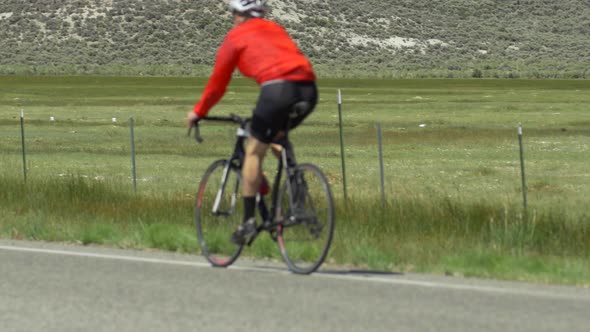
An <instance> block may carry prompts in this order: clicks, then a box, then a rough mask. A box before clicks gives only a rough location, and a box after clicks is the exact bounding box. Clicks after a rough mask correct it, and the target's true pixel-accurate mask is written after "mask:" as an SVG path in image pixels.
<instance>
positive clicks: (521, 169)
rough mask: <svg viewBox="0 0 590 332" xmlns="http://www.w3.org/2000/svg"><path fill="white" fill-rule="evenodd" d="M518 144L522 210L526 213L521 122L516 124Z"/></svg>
mask: <svg viewBox="0 0 590 332" xmlns="http://www.w3.org/2000/svg"><path fill="white" fill-rule="evenodd" d="M518 145H519V147H520V174H521V179H522V200H523V206H524V211H525V213H526V210H527V198H526V191H527V188H526V178H525V172H524V147H523V143H522V124H520V123H519V124H518Z"/></svg>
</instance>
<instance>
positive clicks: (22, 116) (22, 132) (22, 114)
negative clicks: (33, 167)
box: [20, 110, 27, 182]
mask: <svg viewBox="0 0 590 332" xmlns="http://www.w3.org/2000/svg"><path fill="white" fill-rule="evenodd" d="M20 135H21V142H22V148H23V175H24V178H25V182H27V152H26V149H25V111H24V110H21V111H20Z"/></svg>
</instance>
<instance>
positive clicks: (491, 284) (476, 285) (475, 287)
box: [0, 240, 590, 302]
mask: <svg viewBox="0 0 590 332" xmlns="http://www.w3.org/2000/svg"><path fill="white" fill-rule="evenodd" d="M43 246H51V247H52V248H44V247H43ZM56 246H58V245H56V244H48V243H40V245H38V244H36V243H34V242H28V241H13V240H0V251H1V250H4V251H11V252H21V253H36V254H49V255H62V256H76V257H86V258H95V259H108V260H118V261H127V262H136V263H149V264H167V265H177V266H190V267H196V268H212V267H211V265H210V264H209V263H207V262H206V261H205V260H203V259H202V258H201V257H200V256H190V255H185V256H183V257H180V256H178V257H177V256H175V255H174V254H167V253H161V252H137V251H133V253H134V254H136V255H126V254H125V253H124V252H125V250H118V249H108V248H102V247H101V248H94V247H77V246H75V245H62V246H63V248H62V249H56V248H55V247H56ZM105 250H106V251H114V252H116V253H100V252H99V251H105ZM149 255H153V256H161V257H163V258H158V257H149ZM187 258H188V259H187ZM199 260H200V261H199ZM244 261H245V262H246V263H244V264H240V260H238V262H237V263H236V264H234V265H233V266H231V267H229V268H228V269H229V270H242V271H253V272H262V273H275V274H285V275H289V274H291V273H290V272H289V271H288V270H287V268H286V267H285V268H283V269H281V268H280V267H278V266H277V267H275V266H272V268H269V267H260V266H257V265H256V261H248V260H247V259H244ZM310 277H311V278H327V279H338V280H345V281H357V282H368V283H382V284H391V285H400V286H414V287H425V288H435V289H436V288H439V289H453V290H457V291H471V292H483V293H495V294H505V295H523V296H531V297H545V298H560V299H570V300H581V301H589V302H590V289H588V288H582V287H566V286H548V285H537V284H530V283H521V282H500V281H492V280H480V279H466V278H459V277H439V276H427V275H417V274H407V275H406V274H392V275H387V274H373V273H371V272H370V271H367V272H362V271H359V272H349V271H347V270H332V271H319V272H316V273H314V274H312V275H311V276H310Z"/></svg>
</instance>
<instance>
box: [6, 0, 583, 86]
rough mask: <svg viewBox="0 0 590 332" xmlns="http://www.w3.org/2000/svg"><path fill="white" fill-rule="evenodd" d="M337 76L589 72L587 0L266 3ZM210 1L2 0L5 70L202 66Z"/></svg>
mask: <svg viewBox="0 0 590 332" xmlns="http://www.w3.org/2000/svg"><path fill="white" fill-rule="evenodd" d="M270 4H271V8H272V11H271V14H270V16H271V18H273V19H276V20H277V21H279V22H281V23H283V24H285V26H286V27H287V29H288V30H289V31H290V32H291V33H292V35H293V37H294V38H295V39H296V41H297V42H298V43H299V45H300V46H301V48H302V49H303V51H304V52H305V53H306V54H308V55H309V56H310V57H311V58H312V61H313V63H314V65H315V66H316V68H318V70H319V71H320V74H323V75H330V76H353V77H354V76H378V77H569V78H588V77H590V51H589V50H590V3H589V1H588V0H560V1H554V0H398V1H390V0H365V1H360V2H359V1H351V0H299V1H279V0H274V1H270ZM230 27H231V20H230V19H229V14H228V13H227V10H226V7H225V5H224V4H223V3H222V2H221V1H215V0H124V1H123V0H61V1H58V0H29V1H21V0H3V1H2V2H1V3H0V73H4V74H7V73H8V74H10V73H38V74H39V73H40V74H44V73H79V74H84V73H102V74H157V75H162V74H164V75H166V74H173V75H200V74H206V73H207V72H208V70H209V68H210V66H211V64H212V63H213V60H214V56H215V52H216V49H217V47H218V46H219V44H220V42H221V40H222V39H223V36H224V34H225V32H226V31H227V30H228V29H229V28H230Z"/></svg>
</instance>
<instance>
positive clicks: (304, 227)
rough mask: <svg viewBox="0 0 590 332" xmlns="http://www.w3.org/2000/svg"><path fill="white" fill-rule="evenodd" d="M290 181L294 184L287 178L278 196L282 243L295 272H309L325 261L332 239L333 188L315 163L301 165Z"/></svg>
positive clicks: (285, 256) (289, 263)
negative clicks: (331, 189)
mask: <svg viewBox="0 0 590 332" xmlns="http://www.w3.org/2000/svg"><path fill="white" fill-rule="evenodd" d="M286 181H290V185H288V184H287V182H285V184H284V185H283V187H282V189H281V191H280V194H279V197H278V202H279V205H278V209H277V219H278V220H279V221H280V222H279V225H278V229H277V230H278V232H277V233H278V234H277V237H278V242H279V247H280V249H281V254H282V256H283V258H284V260H285V262H286V263H287V266H288V267H289V269H290V270H291V271H292V272H294V273H299V274H309V273H312V272H314V271H316V270H317V269H318V268H319V267H320V265H321V264H322V263H323V262H324V259H325V258H326V256H327V255H328V251H329V249H330V244H331V243H332V236H333V233H334V202H333V200H332V192H331V191H330V185H329V184H328V180H327V179H326V177H325V176H324V174H323V173H322V171H321V170H320V169H319V168H318V167H317V166H315V165H312V164H301V165H297V166H296V168H295V173H294V176H292V178H291V179H287V180H286ZM289 188H291V189H290V190H289Z"/></svg>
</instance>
